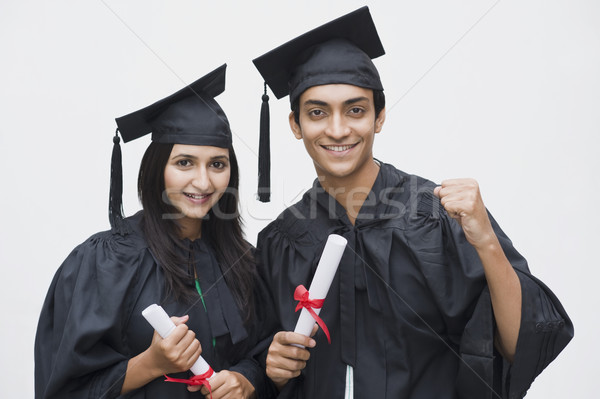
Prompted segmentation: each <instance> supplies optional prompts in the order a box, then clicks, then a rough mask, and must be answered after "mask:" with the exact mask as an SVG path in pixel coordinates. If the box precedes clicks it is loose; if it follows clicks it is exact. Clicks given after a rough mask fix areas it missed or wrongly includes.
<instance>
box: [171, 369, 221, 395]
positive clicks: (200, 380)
mask: <svg viewBox="0 0 600 399" xmlns="http://www.w3.org/2000/svg"><path fill="white" fill-rule="evenodd" d="M213 373H214V371H213V369H212V368H211V367H209V368H208V371H207V372H206V373H204V374H200V375H195V376H193V377H192V378H190V379H184V378H171V377H169V376H168V375H165V377H166V380H165V381H168V382H179V383H182V384H188V385H204V386H205V387H206V389H208V393H209V394H210V397H211V399H212V390H211V388H210V383H209V382H208V379H209V378H210V377H212V375H213Z"/></svg>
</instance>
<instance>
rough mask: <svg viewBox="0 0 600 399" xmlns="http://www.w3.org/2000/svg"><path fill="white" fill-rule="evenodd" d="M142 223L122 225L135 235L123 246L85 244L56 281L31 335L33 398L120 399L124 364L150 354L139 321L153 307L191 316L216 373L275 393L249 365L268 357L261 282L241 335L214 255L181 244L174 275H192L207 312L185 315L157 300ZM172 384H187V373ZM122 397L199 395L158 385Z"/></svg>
mask: <svg viewBox="0 0 600 399" xmlns="http://www.w3.org/2000/svg"><path fill="white" fill-rule="evenodd" d="M140 219H141V212H140V213H138V214H136V215H135V216H133V217H131V218H128V219H127V221H128V222H129V224H130V226H132V227H133V231H132V233H131V234H128V235H126V236H120V235H115V234H112V233H111V232H110V231H107V232H102V233H98V234H96V235H93V236H92V237H90V238H89V239H88V240H86V241H85V242H84V243H82V244H81V245H79V246H78V247H77V248H75V249H74V250H73V252H72V253H71V254H70V255H69V257H68V258H67V259H66V260H65V261H64V263H63V264H62V265H61V267H60V268H59V270H58V271H57V273H56V275H55V277H54V279H53V281H52V284H51V286H50V289H49V291H48V295H47V297H46V300H45V302H44V305H43V308H42V311H41V315H40V320H39V324H38V329H37V334H36V341H35V394H36V398H40V399H41V398H100V397H102V398H115V397H119V393H120V391H121V387H122V384H123V381H124V377H125V371H126V369H127V362H128V360H129V359H130V358H132V357H134V356H136V355H138V354H139V353H141V352H143V351H144V350H146V349H147V348H148V347H149V346H150V342H151V340H152V334H153V329H152V327H151V326H150V325H149V324H148V322H147V321H146V320H145V319H144V318H143V316H142V314H141V312H142V310H143V309H145V308H146V307H147V306H148V305H150V304H152V303H158V304H160V305H161V306H162V307H163V308H164V309H165V310H166V312H167V313H168V314H169V315H171V316H183V315H186V314H187V315H189V316H190V319H189V321H188V323H187V325H188V326H189V328H190V329H191V330H193V331H194V332H195V333H196V338H198V339H199V341H200V343H201V344H202V356H203V357H204V359H206V361H207V362H208V363H209V364H210V365H211V366H212V367H213V369H214V370H215V371H220V370H222V369H229V370H232V371H238V372H240V373H242V374H243V375H244V376H245V377H246V378H247V379H248V380H249V381H250V382H251V383H252V384H253V385H254V387H255V389H256V390H257V393H258V394H259V397H270V396H271V395H272V394H273V393H274V387H273V385H272V383H271V382H270V380H268V378H267V377H266V375H265V373H264V366H262V367H261V366H260V365H259V364H258V363H257V362H256V361H254V360H253V356H254V354H255V352H262V351H263V350H265V349H266V348H267V347H268V344H269V341H268V339H265V338H266V337H268V336H269V333H270V332H271V331H266V330H265V328H266V324H267V323H266V322H265V321H266V320H267V316H266V315H265V314H264V313H265V312H266V313H269V312H270V311H269V306H270V305H269V302H268V301H267V300H266V299H264V292H265V290H264V288H263V286H262V285H261V282H260V281H258V280H257V282H256V286H255V287H256V288H255V299H256V307H257V309H258V312H259V313H258V315H257V317H256V318H254V319H253V320H252V322H251V323H249V324H246V325H244V323H243V322H242V318H241V313H240V310H239V309H238V307H237V306H236V304H235V302H234V300H233V297H232V296H231V293H230V291H229V289H228V287H227V285H226V284H225V280H224V279H223V278H222V273H221V270H220V267H219V265H218V264H217V262H216V259H215V257H214V254H213V251H212V249H211V248H210V247H209V245H208V244H207V243H206V242H205V241H203V240H195V241H193V242H191V241H189V240H186V243H187V247H188V248H189V255H190V256H189V259H190V264H189V265H182V267H183V268H185V270H186V271H188V272H189V273H190V284H193V271H194V268H195V269H196V273H197V275H198V277H199V280H200V285H201V288H202V291H203V296H204V300H205V303H206V307H207V310H205V309H204V307H203V305H202V302H201V301H200V298H199V297H198V300H197V301H196V303H194V304H193V305H192V304H184V303H180V302H176V301H174V300H169V299H165V284H164V281H165V279H164V276H163V272H162V269H161V267H160V266H159V265H158V264H157V263H156V261H155V259H154V257H153V256H152V254H151V253H150V251H149V250H148V248H147V244H146V241H145V239H144V237H143V234H142V233H141V231H140V229H139V222H140ZM213 338H214V339H215V346H214V347H213ZM172 376H174V377H176V378H188V377H189V376H190V373H189V372H187V373H178V374H173V375H172ZM123 397H126V398H147V399H150V398H170V399H176V398H188V397H189V398H192V397H198V398H200V397H202V395H201V394H200V393H199V392H197V393H190V392H188V391H187V389H186V386H185V385H184V384H175V383H168V382H164V378H162V377H161V378H158V379H156V380H154V381H152V382H150V383H149V384H147V385H145V386H144V387H142V388H139V389H137V390H134V391H132V392H130V393H129V394H126V395H123Z"/></svg>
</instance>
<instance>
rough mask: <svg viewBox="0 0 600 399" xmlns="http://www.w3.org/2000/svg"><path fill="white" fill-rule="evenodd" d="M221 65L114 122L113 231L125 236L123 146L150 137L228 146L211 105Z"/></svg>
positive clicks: (220, 115)
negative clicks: (143, 137)
mask: <svg viewBox="0 0 600 399" xmlns="http://www.w3.org/2000/svg"><path fill="white" fill-rule="evenodd" d="M226 68H227V64H223V65H221V66H220V67H218V68H217V69H215V70H214V71H212V72H210V73H208V74H206V75H205V76H203V77H201V78H200V79H198V80H196V81H195V82H193V83H191V84H190V85H188V86H186V87H184V88H183V89H181V90H179V91H177V92H175V93H173V94H171V95H170V96H168V97H165V98H163V99H162V100H159V101H157V102H155V103H154V104H152V105H149V106H147V107H145V108H142V109H140V110H138V111H135V112H132V113H130V114H127V115H125V116H122V117H120V118H116V119H115V121H116V122H117V126H118V127H117V131H116V133H115V137H114V138H113V142H114V146H113V154H112V160H111V177H110V179H111V183H110V200H109V219H110V223H111V227H112V229H113V231H115V232H118V233H119V234H126V233H127V232H128V227H127V225H126V224H125V222H124V220H123V209H122V208H123V206H122V202H123V201H122V193H123V177H122V166H121V148H120V145H119V136H118V133H121V136H122V137H123V142H125V143H126V142H129V141H131V140H135V139H137V138H140V137H142V136H145V135H147V134H149V133H152V141H154V142H158V143H171V144H191V145H207V146H214V147H221V148H228V147H229V146H231V142H232V139H231V128H230V127H229V121H228V120H227V117H226V116H225V113H224V112H223V109H222V108H221V107H220V106H219V104H218V103H217V102H216V101H215V99H214V97H216V96H218V95H219V94H221V93H222V92H223V91H224V90H225V70H226Z"/></svg>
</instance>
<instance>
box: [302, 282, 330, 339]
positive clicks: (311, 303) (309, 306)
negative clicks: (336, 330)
mask: <svg viewBox="0 0 600 399" xmlns="http://www.w3.org/2000/svg"><path fill="white" fill-rule="evenodd" d="M308 295H309V292H308V290H307V289H306V288H305V287H304V286H303V285H302V284H300V285H299V286H297V287H296V290H295V291H294V299H295V300H297V301H300V302H298V305H296V312H297V311H299V310H300V309H302V308H305V309H306V310H308V313H310V315H311V316H312V317H313V319H315V321H316V322H317V324H318V325H319V327H321V329H322V330H323V332H324V333H325V336H326V337H327V342H329V343H331V337H330V336H329V329H328V328H327V326H326V325H325V322H324V321H323V319H321V318H320V317H319V315H318V314H316V313H315V311H314V310H313V309H321V307H323V302H325V299H310V298H309V296H308Z"/></svg>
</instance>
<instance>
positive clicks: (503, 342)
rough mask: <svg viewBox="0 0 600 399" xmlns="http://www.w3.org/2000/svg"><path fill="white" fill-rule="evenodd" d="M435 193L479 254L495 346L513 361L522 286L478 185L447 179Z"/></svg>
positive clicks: (466, 180)
mask: <svg viewBox="0 0 600 399" xmlns="http://www.w3.org/2000/svg"><path fill="white" fill-rule="evenodd" d="M434 194H435V195H436V196H438V197H439V198H440V200H441V203H442V205H443V206H444V208H445V209H446V211H447V212H448V214H449V215H450V216H451V217H452V218H454V219H455V220H456V221H457V222H458V223H459V224H460V225H461V227H462V229H463V231H464V233H465V237H466V239H467V241H468V242H469V243H470V244H471V245H472V246H473V247H474V248H475V250H476V251H477V254H478V255H479V258H480V260H481V263H482V265H483V269H484V273H485V278H486V281H487V284H488V287H489V290H490V296H491V302H492V308H493V309H494V318H495V320H496V325H497V332H498V333H497V339H496V342H495V344H496V347H497V349H498V351H499V352H500V353H501V354H502V355H503V356H504V357H505V358H506V359H507V360H509V361H511V362H512V360H513V357H514V355H515V352H516V347H517V339H518V337H519V329H520V324H521V283H520V281H519V278H518V276H517V274H516V272H515V271H514V269H513V267H512V265H511V264H510V262H509V261H508V259H507V258H506V256H505V254H504V251H503V250H502V248H501V246H500V243H499V241H498V237H497V236H496V234H495V233H494V230H493V228H492V225H491V222H490V219H489V217H488V214H487V210H486V209H485V206H484V204H483V200H482V198H481V194H480V192H479V186H478V184H477V182H476V181H475V180H473V179H454V180H446V181H444V182H442V185H441V186H439V187H436V188H435V190H434Z"/></svg>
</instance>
